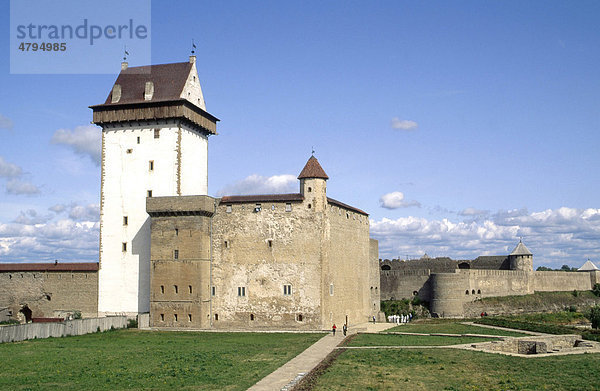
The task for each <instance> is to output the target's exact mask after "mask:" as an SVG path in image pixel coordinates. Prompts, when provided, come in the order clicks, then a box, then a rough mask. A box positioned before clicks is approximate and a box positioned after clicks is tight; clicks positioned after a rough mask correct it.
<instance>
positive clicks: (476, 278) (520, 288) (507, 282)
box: [462, 270, 533, 301]
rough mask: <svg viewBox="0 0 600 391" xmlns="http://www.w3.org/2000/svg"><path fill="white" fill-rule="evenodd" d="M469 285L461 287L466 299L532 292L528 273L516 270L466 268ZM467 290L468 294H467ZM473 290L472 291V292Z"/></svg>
mask: <svg viewBox="0 0 600 391" xmlns="http://www.w3.org/2000/svg"><path fill="white" fill-rule="evenodd" d="M462 273H466V274H468V275H469V285H468V287H464V288H463V294H464V295H465V299H466V300H468V301H471V300H475V299H476V298H480V297H491V296H511V295H526V294H529V293H533V291H532V288H531V281H530V274H529V273H527V272H524V271H517V270H467V271H462ZM467 290H468V291H469V294H467V293H466V292H467ZM473 292H474V293H473Z"/></svg>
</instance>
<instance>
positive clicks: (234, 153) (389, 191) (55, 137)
mask: <svg viewBox="0 0 600 391" xmlns="http://www.w3.org/2000/svg"><path fill="white" fill-rule="evenodd" d="M58 9H59V8H57V12H58ZM8 11H9V2H8V1H6V0H4V1H1V2H0V15H1V16H0V17H1V18H2V23H0V51H1V52H2V53H5V56H1V57H0V91H1V92H0V140H2V141H1V142H0V262H20V261H43V260H53V259H56V258H58V259H61V260H65V261H67V260H70V261H94V260H97V256H98V250H97V247H98V224H97V221H98V209H99V207H98V204H99V189H100V180H99V173H100V169H99V166H98V160H97V159H98V151H99V132H100V131H99V129H94V128H92V127H90V121H91V110H90V109H89V108H88V106H89V105H93V104H98V103H101V102H103V101H104V99H105V98H106V96H107V94H108V92H109V90H110V88H111V86H112V84H113V82H114V80H115V78H116V75H117V73H118V71H119V69H120V61H121V58H120V57H117V56H115V58H114V59H113V60H112V61H114V73H113V74H104V75H102V74H101V75H99V74H62V75H61V74H58V75H49V74H41V75H38V74H26V75H17V74H10V66H9V65H10V61H9V56H8V53H9V45H10V43H9V36H10V27H9V12H8ZM60 12H64V9H62V10H61V11H60ZM151 13H152V25H151V58H152V62H153V63H155V64H158V63H167V62H180V61H186V60H187V57H188V55H189V53H190V42H191V40H192V39H194V40H195V42H196V45H197V55H198V71H199V76H200V81H201V83H202V87H203V92H204V96H205V99H206V105H207V109H208V111H209V112H210V113H212V114H213V115H215V116H217V117H219V118H220V119H221V122H220V123H219V128H218V130H219V133H220V134H219V135H218V136H215V137H211V139H210V141H209V193H210V194H212V195H219V194H225V193H237V192H246V193H249V192H250V193H251V192H264V191H273V192H295V191H297V188H298V184H297V181H296V179H295V177H296V176H297V174H298V173H299V172H300V170H301V169H302V167H303V165H304V163H305V162H306V160H307V159H308V157H309V156H310V153H311V149H312V148H313V147H314V149H315V151H316V154H315V155H316V156H317V158H318V159H319V161H320V162H321V165H322V166H323V168H324V169H325V171H326V172H327V174H328V175H329V177H330V178H331V179H330V180H329V182H328V195H329V196H331V197H333V198H336V199H339V200H340V201H343V202H345V203H349V204H351V205H354V206H356V207H359V208H361V209H363V210H365V211H367V212H368V213H370V217H371V220H372V223H371V234H372V236H373V237H375V238H377V239H379V241H380V255H381V257H382V258H392V257H393V258H396V257H402V258H404V257H406V256H407V255H408V256H409V257H419V256H421V255H422V254H423V253H424V252H427V253H428V254H429V255H430V256H451V257H453V258H474V257H476V256H478V255H481V254H506V253H508V252H510V251H511V250H512V248H513V247H514V246H515V245H516V243H517V242H518V240H519V239H518V238H519V236H523V237H524V242H525V243H526V244H527V246H528V247H529V249H530V250H531V251H532V252H533V253H534V264H535V265H536V266H537V265H542V264H544V265H548V266H555V267H560V266H561V265H562V264H565V263H566V264H570V265H572V266H580V265H581V264H583V263H584V262H585V260H586V259H587V258H591V260H592V261H594V262H598V261H599V259H598V258H599V256H600V246H599V243H600V241H599V240H600V209H598V208H600V205H599V202H598V196H597V194H598V193H599V190H600V189H599V187H600V185H599V184H600V174H599V170H598V169H597V168H598V163H599V160H600V158H599V157H598V145H599V144H600V133H599V132H598V130H599V128H600V110H599V109H600V107H599V106H600V27H598V23H597V17H598V15H600V3H598V2H595V1H579V2H577V3H572V2H568V1H558V2H557V1H530V2H525V3H523V2H518V1H486V2H482V1H450V2H416V1H414V2H408V1H381V2H376V3H374V4H371V3H365V2H357V1H356V2H351V1H345V2H333V1H331V2H318V1H314V2H313V1H303V2H277V1H273V2H267V1H261V2H247V1H246V2H243V1H227V2H186V1H178V2H167V1H153V2H152V4H151ZM98 56H102V54H98ZM139 57H142V56H141V55H140V56H139ZM98 60H99V59H94V58H90V59H89V61H98ZM106 60H107V59H106V58H104V57H102V61H106ZM108 60H109V61H110V59H108ZM129 63H130V65H132V66H135V65H146V64H144V63H139V62H137V61H136V53H135V52H132V53H130V57H129Z"/></svg>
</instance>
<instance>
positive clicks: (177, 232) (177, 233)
mask: <svg viewBox="0 0 600 391" xmlns="http://www.w3.org/2000/svg"><path fill="white" fill-rule="evenodd" d="M175 236H179V229H177V228H175Z"/></svg>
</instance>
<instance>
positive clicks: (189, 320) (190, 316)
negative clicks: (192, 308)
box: [188, 314, 192, 322]
mask: <svg viewBox="0 0 600 391" xmlns="http://www.w3.org/2000/svg"><path fill="white" fill-rule="evenodd" d="M191 321H192V314H188V322H191Z"/></svg>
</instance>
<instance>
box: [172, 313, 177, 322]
mask: <svg viewBox="0 0 600 391" xmlns="http://www.w3.org/2000/svg"><path fill="white" fill-rule="evenodd" d="M173 316H174V318H175V322H177V314H173Z"/></svg>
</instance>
